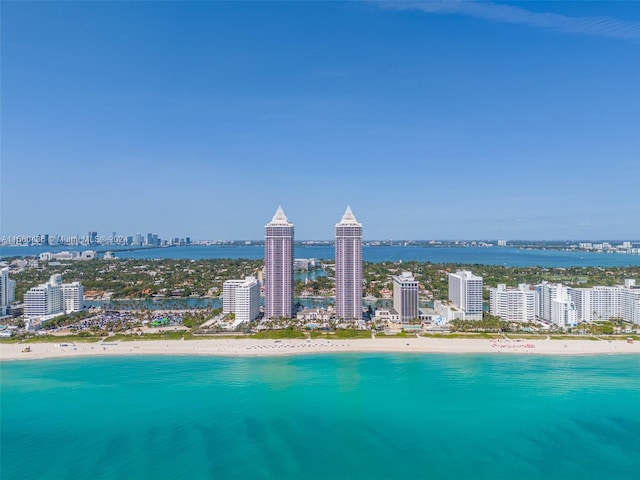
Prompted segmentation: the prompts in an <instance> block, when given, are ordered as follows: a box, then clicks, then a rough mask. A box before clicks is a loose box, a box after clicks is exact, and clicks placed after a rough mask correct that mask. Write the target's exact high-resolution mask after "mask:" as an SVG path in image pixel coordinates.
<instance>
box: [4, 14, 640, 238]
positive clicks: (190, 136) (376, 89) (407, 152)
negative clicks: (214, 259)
mask: <svg viewBox="0 0 640 480" xmlns="http://www.w3.org/2000/svg"><path fill="white" fill-rule="evenodd" d="M1 22H2V24H1V27H2V30H1V40H2V47H1V48H2V50H1V54H2V65H1V66H2V85H1V89H2V90H1V93H2V106H1V114H2V125H1V134H2V144H1V154H2V158H1V170H0V174H1V187H2V192H1V202H2V203H1V207H0V208H1V211H0V213H1V224H0V233H1V234H2V235H17V234H25V235H34V234H38V233H60V234H75V233H80V234H86V232H87V231H89V230H97V231H99V232H100V233H101V234H104V235H108V234H110V233H111V232H113V231H116V232H117V233H118V234H133V233H135V232H142V233H144V232H158V233H159V234H160V235H161V236H164V237H167V236H185V235H188V236H191V237H192V238H195V239H259V238H261V237H262V236H263V234H264V233H263V232H264V229H263V227H264V224H265V223H267V222H268V221H269V220H270V218H271V217H272V216H273V214H274V212H275V210H276V209H277V207H278V205H282V207H283V208H284V210H285V212H286V214H287V215H288V217H289V219H290V220H291V221H292V222H293V223H294V224H295V227H296V238H298V239H329V238H332V236H333V227H334V225H335V223H336V222H338V221H339V220H340V217H341V216H342V214H343V212H344V210H345V207H346V206H347V205H351V207H352V209H353V211H354V213H355V215H356V216H357V217H358V220H359V221H360V222H361V223H363V226H364V235H365V238H368V239H388V238H393V239H480V238H492V239H497V238H505V239H588V238H617V239H632V238H633V239H638V238H640V213H639V211H640V3H638V2H520V3H486V2H485V3H478V2H449V3H446V4H445V3H441V2H379V3H378V2H349V3H340V2H318V3H301V2H275V3H271V2H256V3H253V2H195V3H190V2H160V3H157V2H113V3H111V2H99V3H98V2H33V3H30V2H3V3H2V16H1Z"/></svg>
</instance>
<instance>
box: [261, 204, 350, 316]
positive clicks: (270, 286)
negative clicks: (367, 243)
mask: <svg viewBox="0 0 640 480" xmlns="http://www.w3.org/2000/svg"><path fill="white" fill-rule="evenodd" d="M264 253H265V262H264V263H265V318H267V319H270V318H280V317H284V318H291V317H292V316H293V285H294V282H293V224H292V223H290V222H289V220H288V219H287V217H286V215H285V214H284V211H283V210H282V208H281V207H278V210H277V211H276V214H275V215H274V216H273V219H272V220H271V221H270V222H269V223H267V225H266V226H265V238H264ZM336 317H337V318H338V319H342V320H361V319H362V225H361V224H359V223H358V221H357V220H356V217H355V216H354V215H353V212H351V208H349V207H347V210H346V211H345V212H344V215H343V216H342V220H340V223H338V224H336Z"/></svg>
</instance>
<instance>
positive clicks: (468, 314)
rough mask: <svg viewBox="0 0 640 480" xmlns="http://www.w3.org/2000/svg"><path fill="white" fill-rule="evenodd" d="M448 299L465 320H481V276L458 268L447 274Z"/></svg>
mask: <svg viewBox="0 0 640 480" xmlns="http://www.w3.org/2000/svg"><path fill="white" fill-rule="evenodd" d="M449 300H450V301H451V303H453V304H454V305H455V306H456V307H458V308H459V309H461V310H462V311H463V312H464V318H465V320H482V277H478V276H477V275H474V274H473V273H471V272H469V271H466V270H460V271H458V272H456V273H450V274H449Z"/></svg>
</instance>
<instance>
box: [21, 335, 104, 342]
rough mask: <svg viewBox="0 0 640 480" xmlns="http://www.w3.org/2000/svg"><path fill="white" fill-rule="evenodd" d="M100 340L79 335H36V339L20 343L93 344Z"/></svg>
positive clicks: (27, 339) (26, 339) (28, 339)
mask: <svg viewBox="0 0 640 480" xmlns="http://www.w3.org/2000/svg"><path fill="white" fill-rule="evenodd" d="M100 340H102V337H100V336H95V337H87V336H82V337H81V336H79V335H60V336H56V335H38V336H37V337H31V338H25V339H23V340H22V343H74V342H75V343H95V342H99V341H100Z"/></svg>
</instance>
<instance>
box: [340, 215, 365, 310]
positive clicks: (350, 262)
mask: <svg viewBox="0 0 640 480" xmlns="http://www.w3.org/2000/svg"><path fill="white" fill-rule="evenodd" d="M336 316H337V317H338V318H340V319H343V320H361V319H362V225H361V224H359V223H358V221H357V220H356V217H355V216H354V215H353V213H352V212H351V208H350V207H347V210H346V211H345V212H344V215H343V216H342V220H340V223H338V224H336Z"/></svg>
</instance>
